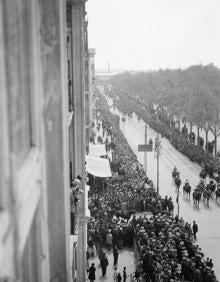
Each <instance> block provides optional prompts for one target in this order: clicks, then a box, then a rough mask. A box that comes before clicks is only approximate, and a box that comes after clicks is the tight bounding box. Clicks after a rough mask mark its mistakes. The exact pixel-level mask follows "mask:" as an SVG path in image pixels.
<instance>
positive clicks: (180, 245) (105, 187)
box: [88, 96, 216, 282]
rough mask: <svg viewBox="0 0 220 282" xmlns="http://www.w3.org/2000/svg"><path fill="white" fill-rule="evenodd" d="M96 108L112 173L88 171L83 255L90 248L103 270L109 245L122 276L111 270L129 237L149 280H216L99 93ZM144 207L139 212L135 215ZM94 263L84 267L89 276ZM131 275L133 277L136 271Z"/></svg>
mask: <svg viewBox="0 0 220 282" xmlns="http://www.w3.org/2000/svg"><path fill="white" fill-rule="evenodd" d="M97 113H98V115H97V117H98V118H97V124H98V123H99V124H101V127H102V129H103V134H104V135H107V136H108V135H110V137H111V138H110V140H111V144H108V145H109V146H107V148H111V149H112V148H113V150H112V162H111V168H112V172H113V177H111V178H107V179H105V180H103V179H95V181H94V179H93V177H92V176H91V175H90V180H89V182H90V186H91V188H90V192H89V209H90V213H91V218H90V220H89V222H88V259H89V257H90V256H92V255H94V250H95V252H96V253H97V254H98V256H99V259H100V265H101V267H102V275H103V276H105V275H106V268H107V266H108V262H107V261H106V259H107V257H106V253H105V251H104V249H105V248H106V249H108V250H113V256H114V265H115V273H117V275H116V276H115V278H114V279H115V281H122V279H124V280H123V281H126V276H124V275H123V273H118V272H117V262H118V250H120V249H122V248H124V247H132V246H133V242H134V241H135V242H136V244H137V246H138V248H137V251H138V252H139V256H140V259H141V264H142V274H143V275H145V276H146V277H150V279H151V281H155V282H157V281H158V282H159V281H170V282H171V281H198V282H199V281H202V282H216V278H215V275H214V271H213V264H212V262H211V263H210V260H208V259H207V260H205V258H204V254H203V253H202V251H201V249H200V248H199V247H198V245H196V240H195V237H194V236H193V229H192V228H191V226H190V224H188V223H185V222H184V220H183V219H182V218H180V219H179V218H178V216H175V215H174V214H173V207H174V205H173V201H172V199H171V198H169V197H167V196H166V197H165V198H162V197H161V196H160V195H158V194H157V193H156V191H155V189H154V185H153V183H152V181H151V180H150V179H149V178H148V177H147V176H146V175H145V172H144V168H143V166H142V165H141V164H140V163H139V162H138V160H137V157H136V155H135V154H134V153H133V152H132V150H131V148H130V147H129V145H128V143H127V140H126V139H125V137H124V135H123V134H122V132H121V131H120V127H119V118H118V117H117V116H115V115H112V114H111V113H110V112H109V109H108V107H107V105H106V102H105V101H104V98H103V97H102V96H100V97H99V100H98V102H97ZM94 126H95V125H94ZM104 135H103V136H104ZM107 139H108V138H107ZM103 142H104V138H103ZM144 212H147V213H145V216H139V217H137V214H144ZM107 260H108V259H107ZM94 268H95V266H94V265H92V266H90V267H88V273H89V277H91V275H90V273H94V272H95V270H94ZM125 269H126V266H125ZM125 273H126V271H125ZM119 274H120V275H119ZM126 275H127V274H126ZM136 275H137V279H139V278H138V275H139V274H138V271H136ZM92 277H93V278H94V275H93V274H92ZM118 277H119V278H118ZM89 279H90V278H89ZM90 280H91V281H94V280H95V279H90Z"/></svg>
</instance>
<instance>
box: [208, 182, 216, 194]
mask: <svg viewBox="0 0 220 282" xmlns="http://www.w3.org/2000/svg"><path fill="white" fill-rule="evenodd" d="M207 188H208V189H209V190H210V191H211V193H214V192H215V188H216V185H215V183H214V182H213V180H210V181H209V184H208V185H207Z"/></svg>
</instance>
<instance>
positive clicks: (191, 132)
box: [190, 121, 193, 133]
mask: <svg viewBox="0 0 220 282" xmlns="http://www.w3.org/2000/svg"><path fill="white" fill-rule="evenodd" d="M192 126H193V125H192V122H191V121H190V133H192Z"/></svg>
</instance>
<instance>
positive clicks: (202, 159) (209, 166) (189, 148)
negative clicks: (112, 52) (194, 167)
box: [108, 89, 220, 178]
mask: <svg viewBox="0 0 220 282" xmlns="http://www.w3.org/2000/svg"><path fill="white" fill-rule="evenodd" d="M114 92H116V90H115V89H114V91H112V90H109V91H108V95H110V96H111V97H112V98H115V96H116V95H117V97H119V99H114V103H115V105H116V106H117V107H118V109H119V110H120V111H121V112H122V113H124V114H128V115H130V114H131V113H132V112H135V113H136V114H137V116H138V117H139V118H141V119H143V120H144V121H145V122H146V123H148V124H149V126H150V127H151V128H153V129H154V130H155V131H157V132H159V133H160V134H161V135H162V137H166V138H167V139H169V140H170V142H171V144H172V145H173V146H174V147H175V148H176V149H177V150H178V151H180V152H181V153H183V154H184V155H185V156H187V157H188V158H189V159H190V160H191V161H192V162H196V163H198V164H199V165H201V166H202V167H204V168H205V169H206V171H207V173H208V175H209V177H211V178H214V174H215V173H216V172H218V173H219V174H220V162H219V157H218V156H217V158H214V156H213V148H214V141H213V142H208V144H207V148H204V140H203V138H202V137H199V138H198V140H197V144H196V142H195V134H194V133H193V132H188V131H187V128H186V126H183V127H182V128H180V126H176V123H175V121H174V120H173V117H172V115H170V114H169V112H168V111H166V109H165V108H163V107H157V108H154V107H153V106H152V105H150V106H148V107H147V106H144V104H143V101H142V100H141V101H140V100H138V99H134V97H129V99H130V100H129V103H127V99H128V97H127V93H126V95H125V94H123V93H119V92H116V93H114Z"/></svg>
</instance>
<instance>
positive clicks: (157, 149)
mask: <svg viewBox="0 0 220 282" xmlns="http://www.w3.org/2000/svg"><path fill="white" fill-rule="evenodd" d="M161 148H162V146H161V140H160V136H159V133H157V137H156V138H155V151H156V152H157V194H158V195H159V175H160V171H159V169H160V165H159V159H160V158H159V156H160V150H161Z"/></svg>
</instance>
